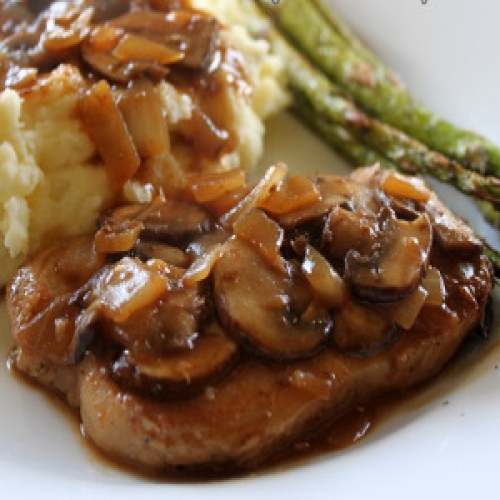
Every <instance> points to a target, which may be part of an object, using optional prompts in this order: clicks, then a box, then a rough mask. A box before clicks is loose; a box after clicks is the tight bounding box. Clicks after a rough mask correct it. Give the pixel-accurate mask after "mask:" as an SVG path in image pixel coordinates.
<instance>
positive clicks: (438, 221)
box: [426, 193, 483, 255]
mask: <svg viewBox="0 0 500 500" xmlns="http://www.w3.org/2000/svg"><path fill="white" fill-rule="evenodd" d="M426 209H427V212H428V213H429V215H430V217H431V220H432V226H433V229H434V238H435V240H436V242H437V243H438V244H439V245H440V246H441V247H442V248H444V249H445V250H449V251H453V252H458V253H460V254H465V255H478V254H479V253H480V252H482V250H483V243H482V242H481V240H480V239H479V238H478V237H477V236H476V235H475V234H474V231H473V230H472V229H471V228H470V226H468V225H467V224H466V223H465V222H464V221H463V220H462V219H460V218H459V217H457V216H456V215H454V214H453V213H452V212H451V210H450V209H449V208H448V207H446V206H445V205H444V204H443V202H442V201H441V200H439V199H438V197H437V196H436V195H435V194H434V193H433V194H432V195H431V197H430V198H429V200H428V202H427V203H426Z"/></svg>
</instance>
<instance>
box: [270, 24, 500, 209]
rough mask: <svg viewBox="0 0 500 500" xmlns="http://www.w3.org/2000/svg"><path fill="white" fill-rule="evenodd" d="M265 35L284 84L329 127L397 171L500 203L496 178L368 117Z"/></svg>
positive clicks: (285, 45) (273, 35) (291, 50)
mask: <svg viewBox="0 0 500 500" xmlns="http://www.w3.org/2000/svg"><path fill="white" fill-rule="evenodd" d="M268 36H269V41H270V43H271V46H272V49H273V51H274V52H275V53H276V54H278V55H279V56H280V57H281V59H282V60H283V61H284V62H285V66H286V72H287V76H288V83H289V85H290V87H291V89H292V91H293V93H294V94H295V98H296V99H297V98H300V99H302V100H305V101H307V102H308V103H309V105H310V107H311V108H312V109H313V110H314V112H315V113H316V114H318V115H320V116H321V117H322V119H323V120H324V121H326V122H328V123H330V124H332V125H331V126H332V127H333V125H340V126H341V127H343V128H344V129H345V130H347V131H348V133H349V134H351V135H352V137H355V138H356V139H358V140H359V141H360V142H362V143H364V144H366V145H368V146H369V147H370V148H371V149H373V150H375V151H377V152H378V153H379V154H380V155H381V156H383V157H385V158H387V159H388V160H389V161H390V162H392V163H394V164H395V165H396V166H397V167H398V168H399V169H400V170H401V171H403V172H406V173H410V174H414V173H417V172H418V173H421V174H429V175H432V176H433V177H435V178H437V179H439V180H440V181H443V182H447V183H449V184H452V185H453V186H455V187H456V188H457V189H459V190H460V191H462V192H464V193H466V194H468V195H472V196H474V197H476V198H478V199H481V200H487V201H491V202H494V203H499V202H500V179H497V178H495V177H484V176H482V175H480V174H478V173H477V172H473V171H470V170H467V169H465V168H463V167H462V166H461V165H460V164H458V163H457V162H454V161H451V160H449V159H448V158H446V157H445V156H443V155H441V154H439V153H436V152H434V151H431V150H429V149H428V148H427V147H426V146H424V145H423V144H422V143H420V142H418V141H417V140H415V139H413V138H411V137H409V136H407V135H406V134H404V133H403V132H401V131H399V130H397V129H395V128H393V127H391V126H389V125H387V124H385V123H382V122H381V121H379V120H377V119H374V118H372V117H370V116H368V115H367V114H366V113H364V112H362V111H361V110H360V109H359V108H357V107H356V105H355V104H354V103H353V102H352V101H351V100H350V99H349V98H348V97H347V96H346V94H345V92H344V91H343V90H342V89H340V88H339V87H337V86H336V85H335V84H333V83H332V82H330V81H329V80H328V79H327V78H326V77H324V76H323V75H322V74H321V73H320V72H319V71H318V70H316V69H315V68H314V67H313V66H312V65H311V64H310V63H309V62H308V61H307V60H306V59H305V58H304V57H302V55H301V54H300V53H299V52H297V51H296V50H295V49H294V48H293V47H291V46H290V45H289V44H288V43H287V42H286V40H284V38H283V37H282V36H281V35H280V34H279V33H278V32H277V31H276V30H273V29H270V30H269V35H268Z"/></svg>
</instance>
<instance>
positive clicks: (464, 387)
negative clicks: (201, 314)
mask: <svg viewBox="0 0 500 500" xmlns="http://www.w3.org/2000/svg"><path fill="white" fill-rule="evenodd" d="M330 3H331V5H333V6H334V7H335V8H336V10H337V11H338V12H340V13H341V14H342V15H343V16H344V17H345V18H346V19H348V20H350V22H351V23H352V24H353V25H354V26H355V27H356V28H357V29H358V31H359V32H360V33H362V34H363V36H364V37H365V38H366V40H367V41H368V42H369V43H370V44H371V45H372V47H374V48H375V49H376V51H377V52H378V53H379V54H381V55H382V56H383V57H384V58H385V59H386V60H387V61H388V62H389V63H390V64H391V65H392V66H393V67H394V68H396V69H397V71H398V72H399V73H400V74H401V76H402V78H403V80H404V81H405V82H406V83H407V84H408V85H409V87H410V88H411V89H412V91H413V92H414V93H415V95H417V96H418V97H420V98H421V99H422V100H423V101H425V102H426V103H427V104H428V105H429V106H430V107H431V108H433V109H434V110H436V111H438V112H439V113H441V114H442V115H444V116H446V117H447V118H449V119H451V120H453V121H455V122H456V123H458V124H461V125H463V126H465V127H469V128H473V129H475V130H477V131H480V132H482V133H483V134H485V135H487V136H489V137H490V138H492V139H493V140H494V141H495V142H497V143H500V91H499V90H498V89H500V58H499V55H498V50H499V48H500V30H499V29H498V20H499V19H500V2H499V1H498V0H479V1H475V2H474V1H472V0H427V2H426V3H425V4H424V3H422V1H421V0H405V1H402V0H371V1H369V2H368V1H366V0H349V1H348V2H347V1H345V0H330ZM278 159H284V160H286V161H287V162H288V163H289V165H290V166H291V167H292V169H300V168H309V169H313V170H332V171H333V170H342V164H341V163H340V162H339V161H338V159H337V158H336V157H335V156H334V155H333V154H332V153H331V152H330V150H329V149H328V148H326V147H325V146H324V145H323V144H321V143H320V142H319V141H318V140H316V139H315V138H314V137H312V136H311V135H310V134H309V133H308V132H307V131H305V130H304V129H303V128H302V127H301V126H299V125H298V124H297V123H296V122H295V121H293V120H292V119H291V118H290V117H288V116H282V117H279V118H277V119H275V120H273V121H272V123H271V124H270V133H269V141H268V150H267V153H266V158H265V163H268V162H272V161H276V160H278ZM445 196H446V197H447V199H448V201H449V202H450V203H452V205H453V206H454V208H455V209H456V210H458V211H460V213H461V214H462V215H464V216H465V217H467V218H468V219H469V220H471V221H472V223H473V225H474V226H475V227H476V228H477V229H478V231H480V232H481V233H482V234H483V235H485V236H487V237H488V238H490V239H491V240H492V241H496V243H497V244H498V242H499V237H498V232H494V231H492V230H491V229H489V228H487V227H486V226H485V225H484V224H482V223H481V220H480V218H479V217H478V216H477V214H475V213H474V211H473V207H471V205H470V204H468V203H465V202H464V201H463V200H462V199H460V198H459V199H457V197H456V196H450V192H449V191H446V192H445ZM496 305H497V307H498V298H497V300H496ZM499 330H500V328H499V325H498V323H497V325H496V327H495V330H494V332H495V333H494V335H493V336H492V338H491V339H490V341H489V342H488V343H483V344H479V345H475V352H474V353H466V354H465V355H464V356H462V359H461V360H459V362H458V363H457V364H456V365H455V367H454V368H453V369H452V370H450V371H448V372H446V373H445V374H443V376H442V377H441V378H440V379H439V381H438V382H437V383H436V384H433V385H432V386H431V388H430V389H429V390H427V391H425V392H424V393H422V394H421V395H420V396H419V397H418V398H416V399H415V400H414V401H413V403H412V404H411V405H406V406H405V409H404V410H400V411H399V412H397V413H396V414H394V415H393V416H392V417H390V418H389V419H388V420H386V421H385V423H383V424H381V425H380V426H378V427H377V428H376V430H375V431H374V432H372V433H371V434H370V435H369V436H368V437H367V438H366V439H365V440H363V441H362V442H361V443H360V444H358V445H357V446H354V447H352V448H350V449H348V450H346V451H342V452H338V453H334V454H331V455H328V456H322V457H319V458H316V459H313V460H311V461H310V462H308V463H306V464H304V465H297V466H295V467H293V468H291V469H288V470H286V471H283V472H273V473H269V474H261V475H256V476H253V477H250V478H244V479H239V480H231V481H221V482H211V483H208V484H189V483H185V484H183V483H180V484H179V483H177V484H169V483H168V482H152V481H148V480H147V479H144V478H140V477H136V476H132V475H129V474H127V473H124V472H123V471H120V470H118V469H115V468H113V467H112V466H108V465H106V464H105V463H104V462H102V461H100V460H98V459H96V457H95V455H93V453H91V452H89V450H88V447H87V446H86V445H84V444H83V440H82V439H81V438H80V437H79V433H78V428H77V426H76V425H75V423H74V422H73V421H72V420H71V419H68V418H67V416H66V415H65V413H64V412H63V411H61V410H60V409H59V408H58V407H57V405H54V403H53V402H50V401H49V400H48V398H46V397H45V396H44V395H43V393H42V392H41V391H39V390H37V389H34V388H31V387H29V386H27V385H25V384H23V383H20V382H19V381H18V380H16V379H15V378H13V377H12V376H11V375H10V374H9V373H8V372H7V370H6V368H5V367H4V366H2V367H1V368H0V395H1V398H2V403H1V408H2V409H1V411H0V491H1V496H2V498H9V499H15V498H22V499H25V498H37V499H45V498H47V499H48V498H50V499H51V500H57V499H63V498H64V499H66V498H69V497H71V498H73V499H75V500H76V499H77V498H86V499H87V498H93V499H94V500H97V499H100V498H108V497H111V496H113V497H116V498H122V499H124V500H126V499H129V498H135V497H138V496H139V495H141V496H143V497H144V498H145V497H147V498H148V499H155V498H162V499H163V498H175V499H178V500H183V499H191V498H199V497H200V496H203V497H204V498H209V499H210V498H214V499H215V498H217V499H218V500H224V499H234V498H238V499H240V500H243V499H246V498H259V497H260V498H277V497H278V496H279V498H288V499H292V498H314V497H320V496H321V497H322V498H325V497H326V498H338V499H347V498H352V499H360V498H370V499H373V498H382V497H383V498H405V499H407V500H410V499H423V498H454V499H458V498H467V499H470V498H472V497H473V496H474V498H482V499H489V498H500V480H499V478H498V472H497V471H498V465H497V464H498V455H499V453H500V427H499V422H500V369H497V366H498V365H499V364H500V348H497V347H496V345H495V344H496V343H497V340H498V337H499V336H500V332H499ZM0 331H1V332H2V334H3V335H2V336H0V353H1V356H2V357H3V359H5V358H6V356H7V352H8V349H9V346H10V344H11V340H10V337H9V334H8V326H7V322H6V318H5V313H4V312H1V313H0Z"/></svg>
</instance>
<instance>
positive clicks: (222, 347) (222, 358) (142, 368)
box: [112, 324, 238, 399]
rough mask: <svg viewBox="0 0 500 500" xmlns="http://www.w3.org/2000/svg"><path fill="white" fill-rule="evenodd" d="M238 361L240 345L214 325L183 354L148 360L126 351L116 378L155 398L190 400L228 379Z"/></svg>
mask: <svg viewBox="0 0 500 500" xmlns="http://www.w3.org/2000/svg"><path fill="white" fill-rule="evenodd" d="M237 357H238V345H237V344H236V342H234V340H232V339H231V338H229V337H228V336H227V335H226V334H225V333H224V332H223V330H222V329H221V328H220V327H219V326H218V325H216V324H213V325H211V326H209V327H208V328H207V329H206V330H204V331H203V332H202V333H201V334H200V336H199V337H198V338H197V339H195V340H194V342H193V345H192V346H191V348H188V349H185V350H182V351H177V352H174V353H170V354H164V355H162V356H155V355H150V356H148V357H146V356H137V355H134V354H133V353H130V352H128V351H125V352H124V354H122V356H121V357H120V358H119V359H118V360H117V361H116V362H115V363H114V364H113V366H112V376H113V378H114V380H115V381H116V382H117V383H118V384H119V385H121V386H122V387H123V386H124V387H126V388H127V389H130V390H134V391H137V392H139V393H142V394H147V395H148V396H152V397H154V398H158V399H170V398H178V397H186V396H192V394H193V393H194V392H198V391H200V390H203V389H204V388H205V386H206V385H207V384H210V383H214V382H216V381H217V380H218V379H219V378H220V377H222V376H223V375H225V374H226V373H227V372H228V370H229V369H230V368H231V367H232V366H233V365H234V363H235V361H236V359H237Z"/></svg>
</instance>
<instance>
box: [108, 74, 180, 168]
mask: <svg viewBox="0 0 500 500" xmlns="http://www.w3.org/2000/svg"><path fill="white" fill-rule="evenodd" d="M118 108H119V109H120V111H121V113H122V115H123V119H124V120H125V123H126V124H127V129H128V131H129V133H130V135H131V136H132V140H133V141H134V145H135V147H136V148H137V152H138V154H139V156H140V157H141V158H144V159H147V158H152V157H154V156H160V155H163V154H166V153H168V152H170V138H169V133H168V128H167V125H166V122H165V117H164V116H163V112H162V103H161V100H160V97H159V95H158V92H157V90H156V89H155V87H154V86H153V84H152V83H151V82H150V81H149V80H144V79H143V80H139V81H136V82H133V83H132V84H130V85H129V86H128V87H127V88H126V89H125V90H123V91H122V92H121V93H120V96H119V98H118Z"/></svg>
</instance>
